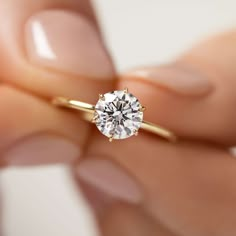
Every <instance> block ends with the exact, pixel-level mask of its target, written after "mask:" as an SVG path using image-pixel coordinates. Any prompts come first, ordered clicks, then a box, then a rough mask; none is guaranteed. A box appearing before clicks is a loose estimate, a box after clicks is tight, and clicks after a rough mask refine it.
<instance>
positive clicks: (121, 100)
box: [53, 88, 176, 141]
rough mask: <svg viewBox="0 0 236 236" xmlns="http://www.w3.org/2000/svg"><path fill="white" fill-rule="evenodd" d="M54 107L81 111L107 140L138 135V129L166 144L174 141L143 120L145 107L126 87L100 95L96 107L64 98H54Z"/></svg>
mask: <svg viewBox="0 0 236 236" xmlns="http://www.w3.org/2000/svg"><path fill="white" fill-rule="evenodd" d="M53 104H54V105H56V106H60V107H67V108H73V109H76V110H80V111H82V112H83V117H84V118H85V119H86V120H88V121H91V122H93V123H95V124H96V126H97V128H98V130H99V131H100V132H101V133H102V134H104V135H105V136H107V137H108V138H109V140H110V141H112V140H113V139H125V138H129V137H131V136H133V135H138V131H139V129H140V128H141V129H144V130H146V131H149V132H151V133H154V134H157V135H159V136H161V137H163V138H165V139H168V140H169V141H176V136H175V135H174V134H173V133H172V132H170V131H168V130H167V129H165V128H162V127H160V126H158V125H155V124H153V123H150V122H147V121H145V120H143V114H144V111H145V107H143V106H142V105H141V104H140V102H139V100H138V99H137V98H136V97H135V96H134V95H133V94H131V93H129V92H128V89H127V88H126V89H124V90H116V91H112V92H108V93H105V94H100V95H99V99H98V102H97V104H96V105H95V106H94V105H91V104H88V103H85V102H81V101H76V100H71V99H68V98H64V97H56V98H54V99H53Z"/></svg>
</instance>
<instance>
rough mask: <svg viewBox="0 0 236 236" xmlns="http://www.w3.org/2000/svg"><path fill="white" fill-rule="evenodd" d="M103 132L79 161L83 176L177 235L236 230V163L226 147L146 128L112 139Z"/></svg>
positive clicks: (81, 178)
mask: <svg viewBox="0 0 236 236" xmlns="http://www.w3.org/2000/svg"><path fill="white" fill-rule="evenodd" d="M99 135H100V134H97V135H94V139H96V142H93V144H92V147H91V149H90V151H89V153H88V157H87V159H85V160H84V161H82V162H81V163H80V164H79V166H78V169H77V174H78V177H79V179H80V180H82V181H83V182H86V183H87V184H88V185H90V186H92V187H94V189H95V190H96V189H98V190H99V191H102V192H103V193H104V194H106V195H107V196H110V197H111V198H112V199H116V201H118V202H119V201H121V202H127V203H129V204H131V205H138V206H142V207H143V208H144V209H145V210H146V211H147V212H148V214H151V215H152V217H153V218H154V219H155V220H156V221H157V222H162V223H163V225H164V226H165V227H167V228H168V229H170V231H172V232H175V233H176V234H177V235H192V236H198V235H217V236H221V235H222V236H228V235H229V236H231V235H235V233H236V227H235V225H236V217H235V214H234V212H235V210H236V209H235V206H236V182H235V181H234V179H235V178H236V163H235V159H234V158H233V157H231V156H230V155H229V154H228V153H227V152H226V151H224V150H221V149H217V148H214V147H210V146H209V147H207V146H206V145H201V144H194V143H191V142H185V143H176V144H170V143H167V142H161V141H159V140H158V139H155V138H154V137H152V136H149V135H145V134H142V136H141V135H139V136H138V137H136V138H130V139H129V140H126V141H125V142H121V141H120V142H113V143H111V144H110V143H107V140H106V139H101V138H99ZM103 205H104V204H103Z"/></svg>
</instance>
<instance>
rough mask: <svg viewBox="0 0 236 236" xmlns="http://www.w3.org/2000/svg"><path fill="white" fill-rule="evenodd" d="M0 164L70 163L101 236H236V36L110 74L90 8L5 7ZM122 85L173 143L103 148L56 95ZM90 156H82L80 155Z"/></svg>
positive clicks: (136, 141) (8, 2)
mask: <svg viewBox="0 0 236 236" xmlns="http://www.w3.org/2000/svg"><path fill="white" fill-rule="evenodd" d="M0 13H1V14H0V53H1V54H0V55H1V68H0V78H1V82H2V83H1V86H0V94H1V98H0V112H1V118H0V152H1V165H2V166H10V165H35V164H48V163H56V162H66V163H70V164H73V163H75V162H76V161H77V160H78V159H79V160H80V161H79V163H78V165H77V166H76V167H75V173H76V177H77V180H78V181H79V182H80V183H81V186H82V189H83V190H84V193H85V196H87V198H88V199H89V200H90V203H91V206H93V208H94V209H95V212H96V213H97V219H98V222H99V224H100V228H101V232H102V234H103V235H105V236H110V235H112V236H115V235H119V236H121V235H122V236H123V235H129V236H130V235H135V236H137V235H140V236H143V235H145V236H152V235H163V236H166V235H168V236H169V235H170V236H172V235H173V236H174V235H181V236H185V235H186V236H187V235H191V236H195V235H196V236H199V235H201V236H205V235H206V236H209V235H214V236H218V235H219V236H221V235H222V236H228V235H229V236H231V235H232V236H233V235H235V233H236V227H235V225H236V217H235V211H236V209H235V208H236V207H235V206H236V204H235V203H236V181H235V179H236V164H235V160H234V158H233V157H232V155H231V154H230V152H229V151H228V149H229V147H231V146H232V145H234V144H235V142H236V132H235V130H234V129H235V117H236V116H235V112H236V110H235V104H236V98H235V96H236V95H235V87H236V84H235V81H236V80H235V77H236V66H235V61H236V51H235V48H236V47H235V46H236V45H235V44H236V32H230V33H228V34H225V35H222V36H218V37H215V38H213V39H210V40H208V41H207V42H205V43H202V44H200V45H199V46H197V47H195V48H194V49H193V50H191V51H190V52H188V53H186V54H185V55H183V56H182V57H181V58H179V59H178V60H177V61H176V62H174V63H172V64H170V65H168V66H164V67H163V66H162V67H151V68H149V67H148V68H142V69H137V70H134V71H130V72H129V73H126V74H125V75H123V76H122V77H121V78H120V79H119V80H118V81H117V86H116V87H115V83H114V82H115V80H114V78H115V73H114V68H113V65H112V62H111V60H110V57H109V55H108V53H107V51H106V49H105V47H104V43H103V41H102V38H101V35H100V32H99V29H98V24H97V22H96V19H95V17H94V13H93V10H92V8H91V5H90V4H89V1H87V0H83V1H82V0H80V1H74V0H42V1H32V0H22V1H20V3H19V1H17V0H4V1H1V2H0ZM124 87H128V88H129V90H130V91H131V92H132V93H133V94H135V95H136V96H137V97H138V98H139V99H140V101H141V102H142V104H144V105H145V106H146V107H147V108H148V109H147V111H146V114H145V115H146V116H145V118H146V119H147V120H150V121H153V122H155V123H158V124H161V125H163V126H165V127H167V128H169V129H171V130H173V131H174V132H175V133H176V134H177V135H178V136H179V137H180V141H179V142H178V143H175V144H173V143H167V142H164V141H162V140H160V139H159V138H158V137H156V136H152V135H149V134H146V133H140V135H139V136H138V137H133V138H130V139H127V140H124V141H120V142H118V141H117V142H113V143H111V144H110V143H108V142H107V139H106V138H104V137H103V136H102V135H101V134H100V133H98V131H97V130H96V128H94V126H90V124H88V123H86V122H84V121H82V120H80V119H79V117H78V115H77V114H75V113H72V112H68V111H67V110H61V109H58V108H55V107H53V106H52V105H51V104H50V99H51V98H52V97H54V96H66V97H70V98H74V99H78V100H82V101H86V102H91V103H95V102H96V100H97V95H98V94H99V93H104V92H107V91H110V90H113V89H123V88H124ZM85 147H86V149H85Z"/></svg>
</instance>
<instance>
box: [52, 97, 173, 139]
mask: <svg viewBox="0 0 236 236" xmlns="http://www.w3.org/2000/svg"><path fill="white" fill-rule="evenodd" d="M52 103H53V104H54V105H56V106H59V107H65V108H73V109H76V110H79V111H83V112H84V114H83V118H84V119H85V120H87V121H90V122H91V121H92V119H93V115H94V111H95V106H94V105H91V104H89V103H85V102H80V101H76V100H71V99H68V98H64V97H56V98H54V99H53V100H52ZM140 128H141V129H144V130H146V131H149V132H151V133H154V134H157V135H159V136H161V137H163V138H165V139H168V140H169V141H172V142H174V141H176V139H177V137H176V136H175V135H174V134H173V133H172V132H170V131H169V130H167V129H165V128H162V127H160V126H158V125H156V124H153V123H151V122H148V121H143V122H142V124H141V127H140Z"/></svg>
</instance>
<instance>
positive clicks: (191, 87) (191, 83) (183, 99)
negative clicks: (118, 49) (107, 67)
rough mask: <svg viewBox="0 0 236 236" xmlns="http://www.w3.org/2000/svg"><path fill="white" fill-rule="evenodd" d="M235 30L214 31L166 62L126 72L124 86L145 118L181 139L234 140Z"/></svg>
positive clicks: (121, 84)
mask: <svg viewBox="0 0 236 236" xmlns="http://www.w3.org/2000/svg"><path fill="white" fill-rule="evenodd" d="M235 48H236V31H231V32H228V33H225V34H222V35H218V36H214V37H212V38H210V39H208V40H206V41H204V42H202V43H200V44H199V45H196V46H195V47H194V48H193V49H192V50H190V51H188V52H187V53H185V54H184V55H182V56H181V57H180V58H179V59H178V60H177V61H175V62H173V63H171V64H169V65H161V66H148V67H141V68H136V69H134V70H131V71H128V72H127V73H125V74H124V75H123V76H122V79H121V82H120V86H121V88H123V87H124V86H126V87H129V89H130V90H131V91H134V93H135V94H136V95H137V96H138V97H139V98H140V100H141V101H142V103H143V104H144V105H145V106H146V107H147V108H148V109H147V111H146V113H145V116H146V119H148V120H151V121H153V122H154V123H159V124H161V125H163V126H166V127H168V128H170V129H172V130H173V131H175V132H176V133H177V134H179V135H180V136H182V137H185V138H191V139H202V140H208V141H211V142H217V143H220V144H225V145H234V144H235V143H236V130H235V116H236V110H235V103H236V95H235V87H236V80H235V77H236V67H235V61H236V49H235Z"/></svg>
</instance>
